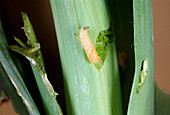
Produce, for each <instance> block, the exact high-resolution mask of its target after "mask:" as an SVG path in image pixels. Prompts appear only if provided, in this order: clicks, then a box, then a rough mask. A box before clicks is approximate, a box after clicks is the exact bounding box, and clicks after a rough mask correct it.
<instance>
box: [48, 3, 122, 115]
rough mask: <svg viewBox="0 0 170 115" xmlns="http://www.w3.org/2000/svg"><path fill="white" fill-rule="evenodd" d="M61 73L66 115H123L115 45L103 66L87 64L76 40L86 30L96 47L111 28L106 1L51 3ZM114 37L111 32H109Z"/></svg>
mask: <svg viewBox="0 0 170 115" xmlns="http://www.w3.org/2000/svg"><path fill="white" fill-rule="evenodd" d="M50 2H51V7H52V12H53V18H54V24H55V29H56V34H57V40H58V44H59V51H60V58H61V63H62V70H63V80H64V87H65V96H66V106H67V113H68V114H69V115H83V114H84V115H122V105H121V104H122V103H121V94H120V92H121V91H120V81H119V71H118V63H117V57H116V49H115V43H114V42H112V43H110V46H109V47H108V48H107V51H106V58H105V61H104V64H103V66H100V67H99V69H97V68H96V67H95V65H94V64H92V63H90V61H89V60H88V58H87V56H86V54H85V52H84V49H83V47H82V45H81V43H80V41H79V39H78V38H77V36H75V35H76V34H77V33H78V32H79V30H80V29H81V28H83V27H84V26H89V30H88V34H89V36H90V38H91V40H92V42H93V44H94V45H95V46H96V44H95V43H96V39H97V37H98V35H99V33H100V32H101V31H106V30H108V29H109V28H110V14H109V12H108V7H107V3H106V1H105V0H64V1H63V0H50ZM112 33H113V34H114V32H112Z"/></svg>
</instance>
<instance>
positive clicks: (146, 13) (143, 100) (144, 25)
mask: <svg viewBox="0 0 170 115" xmlns="http://www.w3.org/2000/svg"><path fill="white" fill-rule="evenodd" d="M133 19H134V48H135V49H134V50H135V75H134V79H133V84H132V90H131V94H130V100H129V105H128V115H153V114H154V40H153V19H152V1H151V0H133Z"/></svg>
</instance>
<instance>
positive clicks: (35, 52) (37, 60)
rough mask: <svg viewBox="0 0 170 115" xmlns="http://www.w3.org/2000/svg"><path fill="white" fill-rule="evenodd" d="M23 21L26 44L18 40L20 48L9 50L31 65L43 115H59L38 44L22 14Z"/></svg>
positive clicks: (27, 20)
mask: <svg viewBox="0 0 170 115" xmlns="http://www.w3.org/2000/svg"><path fill="white" fill-rule="evenodd" d="M22 17H23V21H24V27H22V29H24V31H25V34H26V36H27V38H28V40H27V43H26V44H24V43H22V41H20V40H19V39H17V38H15V40H16V41H17V42H18V43H19V44H20V46H21V47H20V46H16V45H11V46H10V48H11V49H12V50H13V51H16V52H18V53H20V54H22V55H23V56H25V57H26V58H27V59H28V60H29V61H30V64H31V67H32V70H33V73H34V76H35V79H36V82H37V85H38V88H39V91H40V95H41V99H42V102H43V106H44V108H45V113H46V114H47V115H61V114H62V111H61V109H60V107H59V105H58V102H57V101H56V99H55V98H56V93H55V92H54V89H53V87H52V85H51V84H50V82H49V81H48V78H47V73H46V71H45V66H44V61H43V57H42V54H41V51H40V44H39V43H37V39H36V36H35V33H34V30H33V27H32V25H31V23H30V20H29V18H28V16H27V14H26V13H22Z"/></svg>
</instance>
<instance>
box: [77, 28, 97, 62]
mask: <svg viewBox="0 0 170 115" xmlns="http://www.w3.org/2000/svg"><path fill="white" fill-rule="evenodd" d="M88 28H89V27H88V26H85V27H83V28H81V29H80V31H79V36H78V37H79V40H80V42H81V44H82V46H83V48H84V50H85V52H86V55H87V57H88V59H89V61H90V62H91V63H97V62H99V60H100V57H99V56H98V54H97V51H96V49H95V47H94V45H93V43H92V41H91V40H90V37H89V35H88V32H87V30H88Z"/></svg>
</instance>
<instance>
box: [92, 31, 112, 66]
mask: <svg viewBox="0 0 170 115" xmlns="http://www.w3.org/2000/svg"><path fill="white" fill-rule="evenodd" d="M112 42H113V36H112V33H111V30H110V29H108V30H105V31H101V32H100V33H99V35H98V37H97V39H96V51H97V53H98V55H99V57H100V61H99V62H98V63H96V64H95V67H96V68H97V69H101V68H102V66H103V64H104V61H105V59H106V54H107V52H106V51H107V46H108V44H109V43H112Z"/></svg>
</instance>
